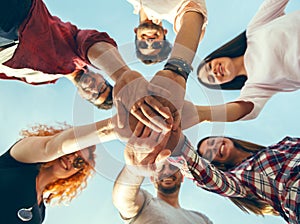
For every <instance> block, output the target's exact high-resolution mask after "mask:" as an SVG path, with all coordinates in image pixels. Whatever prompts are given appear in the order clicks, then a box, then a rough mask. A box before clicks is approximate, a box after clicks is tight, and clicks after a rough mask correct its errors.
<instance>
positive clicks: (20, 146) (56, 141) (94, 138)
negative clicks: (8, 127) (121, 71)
mask: <svg viewBox="0 0 300 224" xmlns="http://www.w3.org/2000/svg"><path fill="white" fill-rule="evenodd" d="M114 138H115V134H114V131H113V125H112V123H111V119H106V120H102V121H98V122H96V123H92V124H88V125H84V126H78V127H73V128H69V129H66V130H64V131H62V132H60V133H58V134H56V135H53V136H32V137H27V138H24V139H22V140H21V141H19V142H18V143H16V144H15V145H14V146H13V147H12V149H11V155H12V156H13V157H14V158H15V159H16V160H18V161H20V162H24V163H37V162H48V161H51V160H54V159H57V158H59V157H61V156H63V155H65V154H69V153H72V152H75V151H78V150H81V149H84V148H86V147H89V146H92V145H95V144H99V143H101V142H106V141H109V140H112V139H114Z"/></svg>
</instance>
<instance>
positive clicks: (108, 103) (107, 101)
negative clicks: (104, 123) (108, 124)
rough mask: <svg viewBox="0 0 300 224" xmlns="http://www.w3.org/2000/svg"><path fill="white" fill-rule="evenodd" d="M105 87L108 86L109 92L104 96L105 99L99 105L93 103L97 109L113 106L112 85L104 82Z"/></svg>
mask: <svg viewBox="0 0 300 224" xmlns="http://www.w3.org/2000/svg"><path fill="white" fill-rule="evenodd" d="M106 85H107V87H109V88H110V91H109V94H108V96H107V97H106V99H105V101H104V102H103V103H101V104H100V105H95V106H96V107H97V108H98V109H102V110H109V109H111V108H112V107H113V88H114V87H113V86H112V85H110V84H109V82H106Z"/></svg>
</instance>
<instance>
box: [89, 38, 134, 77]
mask: <svg viewBox="0 0 300 224" xmlns="http://www.w3.org/2000/svg"><path fill="white" fill-rule="evenodd" d="M88 58H89V60H90V62H91V63H92V65H94V66H95V67H97V68H99V69H102V70H104V71H105V72H106V74H107V75H108V76H110V77H111V78H112V79H113V80H114V81H117V80H118V78H119V77H121V75H122V74H123V73H124V72H125V71H128V70H130V68H129V67H128V66H127V65H126V63H125V61H124V60H123V58H122V56H121V55H120V53H119V51H118V49H117V48H116V47H115V46H113V45H111V44H109V43H106V42H99V43H96V44H94V45H93V46H91V47H90V49H89V51H88Z"/></svg>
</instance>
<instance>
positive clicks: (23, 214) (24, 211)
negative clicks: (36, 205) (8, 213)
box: [18, 207, 33, 222]
mask: <svg viewBox="0 0 300 224" xmlns="http://www.w3.org/2000/svg"><path fill="white" fill-rule="evenodd" d="M32 208H33V207H31V208H21V209H20V210H19V211H18V217H19V219H21V220H22V221H24V222H28V221H30V220H31V219H32V212H31V210H32Z"/></svg>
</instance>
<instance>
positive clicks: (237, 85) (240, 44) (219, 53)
mask: <svg viewBox="0 0 300 224" xmlns="http://www.w3.org/2000/svg"><path fill="white" fill-rule="evenodd" d="M246 49H247V37H246V31H244V32H242V33H240V34H239V35H238V36H236V37H235V38H234V39H232V40H231V41H229V42H228V43H226V44H224V45H222V46H221V47H219V48H218V49H217V50H215V51H213V52H212V53H211V54H209V55H208V56H207V57H205V58H204V59H203V60H202V61H201V62H200V64H199V66H198V69H197V74H198V80H199V82H200V83H201V84H202V85H204V86H206V87H208V88H210V89H224V90H236V89H241V88H242V87H243V86H244V84H245V82H246V80H247V76H246V75H244V74H240V75H238V76H237V77H235V78H234V79H233V80H231V81H230V82H227V83H223V84H220V85H211V84H207V83H204V82H203V81H202V80H201V79H200V77H199V72H200V69H201V68H202V67H203V66H204V65H205V64H206V63H208V62H210V61H211V60H213V59H215V58H220V57H229V58H236V57H239V56H242V55H244V54H245V52H246Z"/></svg>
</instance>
